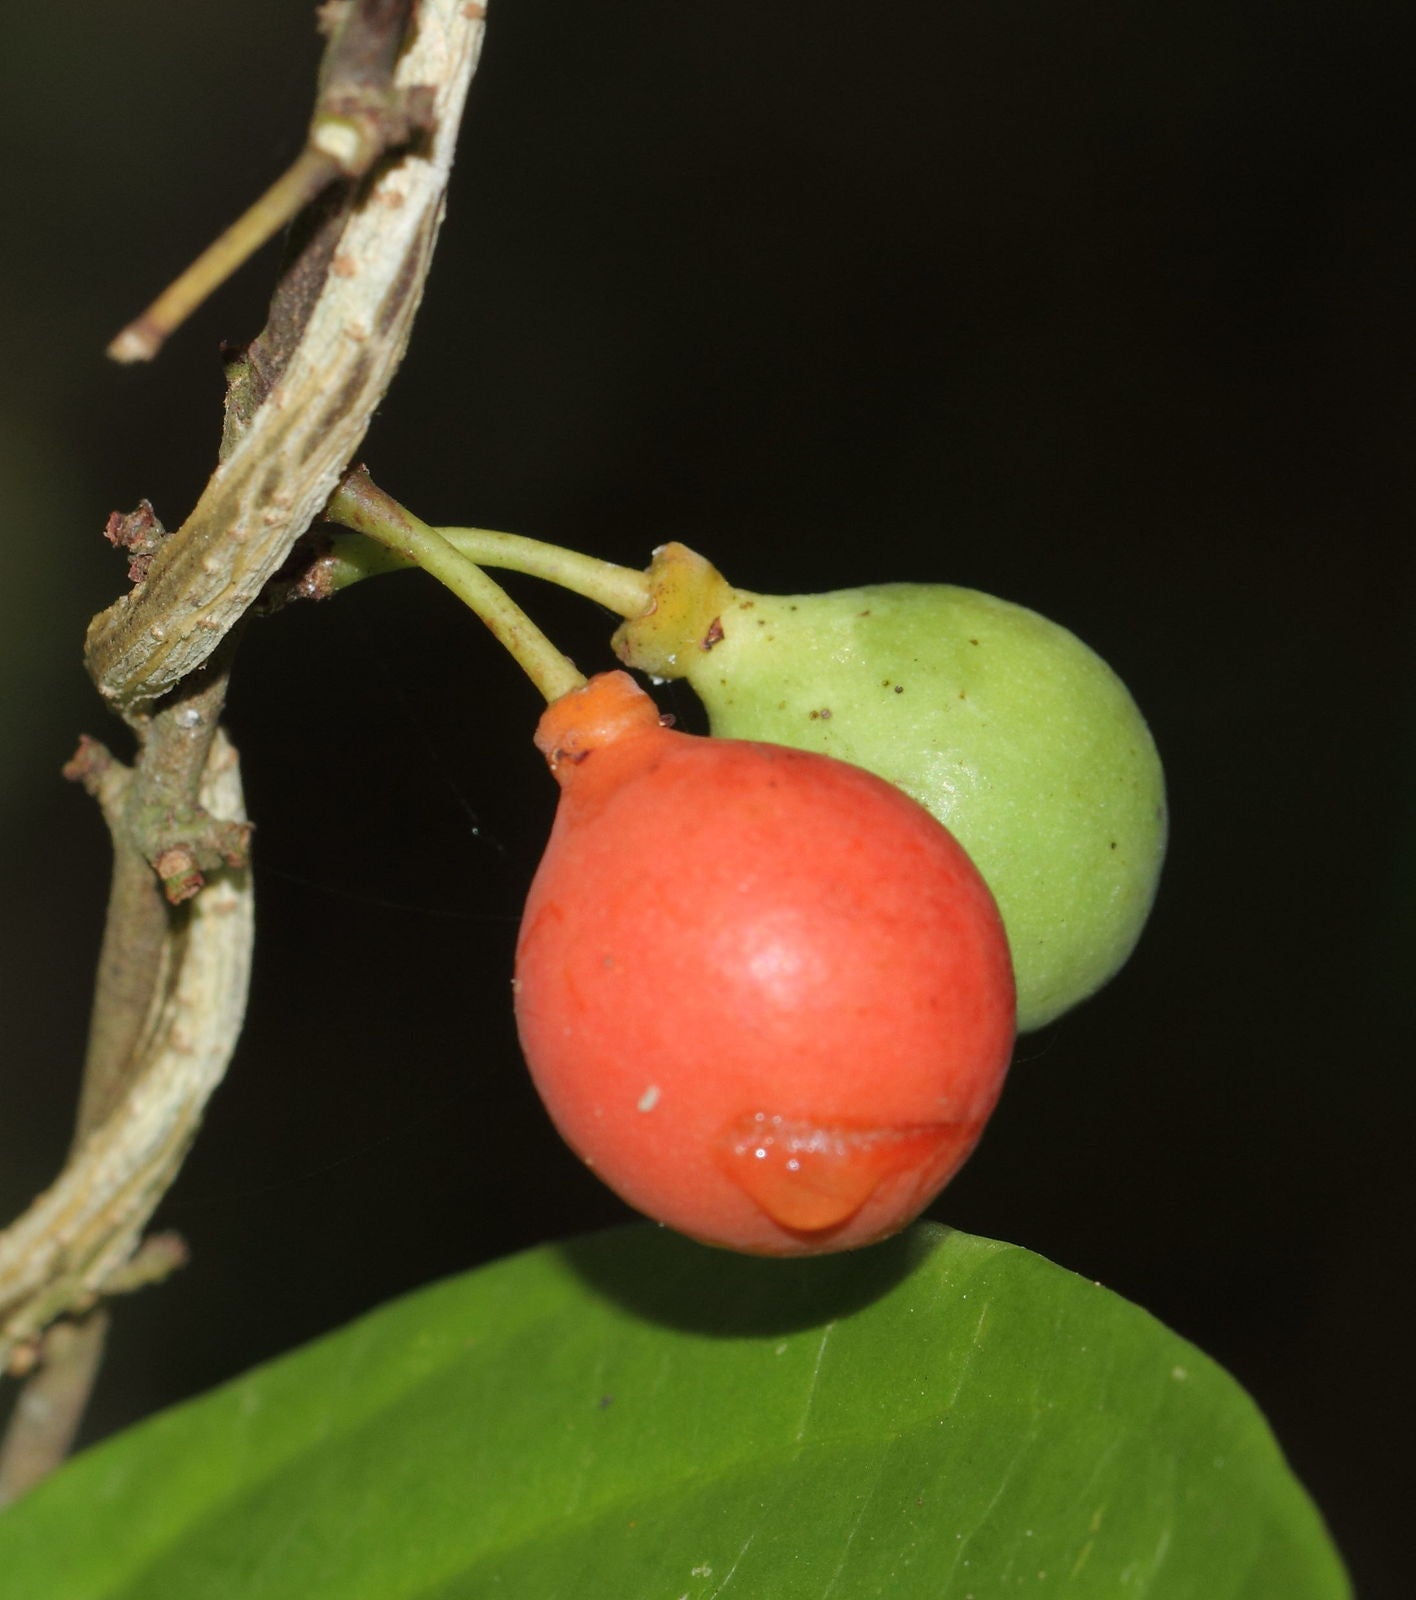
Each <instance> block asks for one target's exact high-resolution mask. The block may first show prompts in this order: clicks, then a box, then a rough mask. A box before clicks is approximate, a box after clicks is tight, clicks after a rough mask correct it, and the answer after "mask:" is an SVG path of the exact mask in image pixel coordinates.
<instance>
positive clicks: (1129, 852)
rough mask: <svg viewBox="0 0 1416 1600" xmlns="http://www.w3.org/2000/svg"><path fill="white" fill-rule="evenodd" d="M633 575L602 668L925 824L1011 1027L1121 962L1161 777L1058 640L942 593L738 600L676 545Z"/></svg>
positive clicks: (1155, 843)
mask: <svg viewBox="0 0 1416 1600" xmlns="http://www.w3.org/2000/svg"><path fill="white" fill-rule="evenodd" d="M649 576H650V584H651V589H652V591H653V594H654V603H653V606H652V608H651V610H650V611H649V613H648V614H647V615H646V616H643V617H639V618H635V619H633V620H631V621H629V622H627V623H625V624H624V626H623V627H621V628H620V630H619V631H618V633H617V634H616V636H615V648H616V651H617V653H618V654H619V656H620V658H621V660H623V661H624V662H625V663H626V664H627V665H630V666H633V667H637V668H639V669H641V670H643V671H645V672H649V673H651V674H654V675H656V676H659V677H684V678H687V679H688V681H689V683H690V684H692V686H693V688H694V690H695V691H696V692H697V693H698V695H699V697H700V698H701V699H702V701H703V703H704V705H705V706H706V708H707V711H708V715H709V720H710V724H711V727H712V731H713V732H714V733H715V734H717V735H720V736H722V737H726V738H737V739H758V740H765V741H768V742H772V743H776V744H785V745H791V746H795V747H797V748H799V749H805V750H819V751H824V752H825V753H827V754H829V755H833V756H836V757H837V758H838V759H840V760H844V761H849V762H853V763H854V764H856V765H857V766H861V767H865V768H867V769H868V770H870V771H872V772H875V773H877V774H879V775H880V776H881V777H884V778H887V779H888V780H889V781H890V782H892V783H894V784H896V785H898V786H899V787H900V788H901V789H903V790H904V791H905V792H906V793H907V794H909V795H912V796H913V797H914V798H915V799H916V800H918V801H920V802H921V803H922V804H923V805H924V806H926V807H927V808H928V809H929V810H930V811H932V812H933V813H934V815H935V816H936V817H938V819H939V820H940V821H941V822H943V823H944V824H945V825H946V826H947V827H948V828H949V829H950V830H951V831H952V832H953V833H954V835H955V836H956V837H957V838H958V840H959V841H960V843H961V844H963V846H964V848H965V849H966V850H967V851H968V852H969V854H970V856H971V857H972V858H973V860H974V863H975V865H976V866H977V867H978V869H979V871H980V872H981V873H982V875H983V877H984V880H985V881H986V882H987V883H988V885H989V887H990V888H991V889H992V891H993V894H994V897H995V898H996V900H997V902H998V906H999V909H1000V911H1001V913H1002V916H1003V921H1004V925H1005V927H1006V929H1007V931H1008V938H1009V943H1010V945H1011V948H1012V954H1013V965H1014V972H1015V976H1016V981H1017V991H1018V1027H1019V1029H1020V1030H1026V1029H1029V1028H1037V1027H1040V1026H1042V1025H1043V1024H1044V1023H1046V1022H1049V1021H1051V1020H1052V1019H1053V1018H1054V1017H1056V1016H1058V1015H1060V1014H1061V1013H1062V1012H1064V1011H1066V1010H1068V1009H1069V1008H1070V1007H1072V1006H1074V1005H1076V1004H1077V1003H1078V1001H1081V1000H1084V999H1085V998H1086V997H1087V996H1088V995H1090V994H1092V993H1094V992H1095V991H1096V990H1097V989H1099V988H1100V987H1101V985H1102V984H1104V983H1105V982H1106V981H1107V979H1108V978H1110V977H1111V976H1112V975H1113V974H1114V973H1115V972H1116V971H1117V969H1118V968H1119V967H1120V966H1121V965H1122V964H1123V962H1124V961H1125V960H1126V958H1127V956H1129V954H1130V953H1131V950H1132V948H1133V947H1134V945H1135V943H1136V940H1137V938H1138V937H1139V935H1140V932H1141V928H1142V927H1143V925H1144V923H1145V920H1146V917H1147V915H1148V913H1149V911H1150V907H1151V902H1152V899H1153V897H1154V894H1155V887H1156V881H1157V878H1158V876H1159V872H1160V865H1161V860H1162V857H1163V855H1164V851H1165V837H1166V811H1165V785H1164V776H1163V773H1162V770H1161V765H1160V760H1159V757H1158V756H1157V754H1156V749H1155V744H1154V741H1153V740H1152V739H1151V736H1150V731H1149V729H1148V728H1147V727H1146V723H1145V720H1144V718H1143V717H1142V716H1141V713H1140V711H1139V710H1138V709H1137V707H1136V704H1135V702H1134V701H1133V700H1132V698H1131V696H1130V694H1129V693H1128V692H1127V689H1126V686H1125V685H1124V684H1123V683H1122V682H1121V680H1120V679H1119V678H1118V677H1117V676H1116V674H1115V673H1114V672H1112V670H1111V669H1110V668H1109V667H1108V666H1107V665H1106V663H1105V662H1104V661H1102V660H1101V658H1100V657H1099V656H1098V655H1096V654H1095V652H1094V651H1092V650H1090V649H1088V647H1087V646H1086V645H1084V644H1083V643H1082V642H1081V641H1080V640H1079V639H1078V638H1076V636H1075V635H1073V634H1071V633H1069V632H1068V631H1067V630H1066V629H1065V628H1061V627H1059V626H1058V625H1057V624H1056V623H1053V622H1049V621H1048V620H1047V619H1046V618H1044V617H1041V616H1039V615H1038V614H1037V613H1036V612H1033V611H1029V610H1027V609H1026V608H1025V607H1022V606H1018V605H1013V604H1010V603H1009V602H1008V601H1005V600H998V599H994V598H993V597H992V596H990V595H985V594H980V593H977V592H976V591H974V590H970V589H959V588H953V587H949V586H947V585H941V584H908V583H897V584H881V585H876V586H872V587H868V588H860V589H844V590H838V591H836V592H834V593H830V594H818V595H786V596H773V595H759V594H752V593H749V592H747V591H745V590H736V589H733V588H732V587H731V586H730V585H729V584H728V583H727V581H726V580H725V579H724V578H723V577H722V576H721V574H719V573H718V572H717V571H716V570H715V569H714V568H713V567H712V566H711V565H710V564H709V563H708V562H706V561H704V560H703V558H702V557H701V556H697V555H695V554H694V553H693V552H692V551H690V550H687V549H685V548H684V547H683V546H682V545H666V546H665V547H664V548H663V549H662V550H660V551H658V552H656V555H655V559H654V564H653V566H652V567H651V568H650V575H649Z"/></svg>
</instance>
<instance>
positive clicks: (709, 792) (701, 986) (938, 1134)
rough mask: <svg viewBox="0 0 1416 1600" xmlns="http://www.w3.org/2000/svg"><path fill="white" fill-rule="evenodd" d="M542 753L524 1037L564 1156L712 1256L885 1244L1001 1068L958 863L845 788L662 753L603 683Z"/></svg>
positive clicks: (826, 771)
mask: <svg viewBox="0 0 1416 1600" xmlns="http://www.w3.org/2000/svg"><path fill="white" fill-rule="evenodd" d="M536 742H537V744H538V746H539V747H540V749H541V750H542V751H543V752H544V753H545V755H546V757H547V760H548V761H549V763H550V767H551V771H552V773H553V774H554V775H555V777H556V779H557V780H558V782H559V783H560V785H561V798H560V804H559V807H558V809H557V812H556V819H555V826H554V828H553V829H552V832H551V837H550V841H549V843H548V844H547V847H546V853H545V856H544V857H543V859H542V861H541V865H540V868H539V870H538V871H537V874H536V878H535V881H534V882H533V884H532V886H531V892H530V895H529V898H528V900H527V903H526V912H525V916H524V919H523V922H522V927H521V937H520V940H519V943H518V948H517V966H516V973H517V977H516V1015H517V1025H518V1028H519V1031H520V1035H521V1041H522V1046H523V1049H524V1051H525V1054H526V1060H527V1063H528V1064H529V1066H530V1069H531V1074H532V1077H533V1078H534V1080H535V1082H536V1086H537V1088H538V1089H539V1091H540V1093H541V1096H542V1098H543V1100H544V1101H545V1103H546V1106H547V1108H548V1110H549V1111H550V1114H551V1116H552V1118H553V1119H554V1121H555V1123H556V1126H557V1127H558V1128H559V1130H560V1132H561V1133H562V1135H563V1136H564V1137H565V1139H566V1141H567V1142H568V1143H569V1144H570V1145H571V1147H572V1148H573V1149H574V1150H575V1151H576V1152H577V1153H578V1154H579V1155H580V1156H581V1157H582V1159H584V1161H585V1162H586V1163H587V1165H589V1166H591V1167H592V1168H593V1169H594V1170H595V1171H596V1172H597V1173H598V1174H599V1175H600V1177H602V1178H603V1179H604V1180H605V1182H606V1183H608V1184H609V1185H610V1187H611V1188H613V1189H614V1190H616V1191H617V1192H618V1193H619V1194H620V1195H621V1196H622V1197H623V1198H624V1199H626V1200H627V1201H628V1202H629V1203H630V1204H631V1205H633V1206H636V1207H637V1208H638V1209H639V1210H641V1211H643V1212H645V1213H647V1214H648V1215H649V1216H651V1217H654V1218H656V1219H657V1220H659V1221H661V1222H664V1223H667V1224H669V1225H670V1226H671V1227H674V1228H677V1229H679V1230H680V1231H681V1232H683V1233H686V1234H690V1235H692V1236H693V1237H695V1238H698V1239H701V1240H703V1241H705V1242H707V1243H711V1244H717V1245H725V1246H728V1247H730V1248H733V1249H737V1250H745V1251H751V1252H753V1253H758V1254H764V1255H800V1254H809V1253H812V1252H817V1251H826V1250H844V1249H849V1248H853V1247H854V1246H857V1245H863V1244H869V1243H871V1242H872V1241H874V1240H876V1239H880V1238H884V1237H886V1236H887V1235H889V1234H891V1233H894V1232H895V1231H897V1230H898V1229H899V1228H901V1227H903V1226H905V1224H906V1223H908V1222H910V1221H911V1220H912V1219H913V1218H914V1217H915V1216H916V1215H917V1214H918V1213H919V1212H920V1210H921V1209H922V1208H923V1207H924V1206H925V1205H927V1204H928V1203H929V1201H930V1200H931V1199H932V1198H933V1197H934V1195H935V1194H937V1193H938V1191H939V1190H940V1189H941V1188H942V1187H943V1185H944V1184H945V1183H947V1182H948V1180H949V1179H950V1178H951V1177H952V1176H953V1174H954V1173H955V1172H956V1171H957V1170H958V1168H959V1167H960V1165H961V1164H962V1163H963V1161H964V1160H965V1158H966V1157H967V1156H968V1154H969V1152H970V1151H971V1150H972V1149H973V1147H974V1145H975V1143H976V1142H977V1140H978V1138H979V1135H980V1133H981V1132H982V1129H983V1125H984V1123H985V1121H986V1120H987V1118H988V1115H989V1113H990V1112H991V1111H992V1109H993V1106H994V1103H995V1101H996V1100H997V1098H998V1093H999V1090H1000V1088H1001V1087H1002V1082H1003V1077H1004V1073H1005V1072H1006V1070H1007V1065H1008V1058H1009V1054H1010V1052H1011V1049H1012V1042H1013V1017H1014V994H1013V978H1012V969H1011V965H1010V962H1009V956H1008V947H1007V942H1006V939H1005V936H1004V933H1003V928H1002V924H1001V922H1000V920H999V917H998V912H997V909H996V907H995V906H994V903H993V899H992V896H991V895H990V894H989V892H988V889H987V888H986V887H985V885H984V883H983V880H982V879H981V878H980V877H979V875H978V873H977V872H976V871H975V869H974V867H973V865H972V863H971V862H970V861H969V859H968V856H967V855H966V854H965V853H964V851H963V849H962V848H961V847H960V846H959V844H958V843H957V842H956V841H955V839H954V838H953V836H952V835H951V834H950V833H949V832H948V830H947V829H945V828H944V827H943V826H942V825H941V824H940V823H938V822H936V821H935V819H934V818H933V817H932V816H930V814H929V813H928V812H927V811H925V810H924V809H923V807H921V806H919V805H917V804H916V803H915V802H914V801H913V800H911V799H909V798H908V797H907V796H906V795H904V794H903V793H902V792H901V791H900V790H898V789H896V788H894V787H893V786H892V785H890V784H888V783H885V782H884V781H882V780H881V779H879V778H876V777H874V776H872V775H871V774H870V773H867V772H865V771H863V770H861V769H860V768H858V767H853V766H848V765H847V764H846V763H844V762H841V761H837V760H834V759H833V758H831V757H829V756H821V755H816V754H812V753H809V752H806V751H800V750H788V749H785V748H783V747H781V746H778V745H769V744H755V743H750V742H747V741H742V740H732V739H709V738H700V737H697V736H695V735H691V734H684V733H676V732H673V731H672V730H671V729H669V728H667V727H665V726H663V725H662V724H661V722H660V720H659V714H658V710H657V708H656V706H655V705H654V702H653V701H652V700H651V699H650V698H649V696H648V695H646V694H645V693H644V692H643V691H642V690H641V689H640V688H639V687H638V686H637V685H636V684H635V683H634V681H633V679H631V678H630V677H629V676H628V675H627V674H626V673H623V672H612V673H605V674H603V675H602V676H600V677H597V678H594V679H592V680H591V681H590V683H588V684H587V685H586V686H585V687H584V688H583V689H579V690H576V691H574V692H573V693H571V694H568V695H565V696H564V697H562V698H561V699H560V700H557V701H556V702H554V703H553V704H552V705H551V706H550V707H549V708H548V709H547V711H546V713H545V715H544V717H543V718H542V720H541V724H540V727H539V729H538V731H537V736H536Z"/></svg>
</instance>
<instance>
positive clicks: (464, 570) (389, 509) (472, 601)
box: [326, 467, 585, 702]
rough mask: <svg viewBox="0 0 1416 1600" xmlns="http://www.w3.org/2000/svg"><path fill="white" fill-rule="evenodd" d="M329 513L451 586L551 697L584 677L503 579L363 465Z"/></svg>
mask: <svg viewBox="0 0 1416 1600" xmlns="http://www.w3.org/2000/svg"><path fill="white" fill-rule="evenodd" d="M326 515H327V516H329V517H330V518H331V520H333V521H335V522H339V523H341V524H342V525H343V526H345V527H348V528H352V529H354V530H355V531H356V532H358V533H362V534H365V535H367V536H368V537H369V538H370V539H373V540H376V541H377V542H378V543H379V544H380V545H383V546H385V547H386V548H387V549H388V550H389V551H390V552H392V553H393V554H394V555H396V556H397V557H399V558H400V564H404V565H411V566H417V567H421V568H422V569H423V571H424V572H426V573H428V574H429V575H430V576H432V577H434V578H436V579H437V580H438V582H439V583H441V584H443V585H444V586H445V587H446V588H448V589H450V590H451V591H452V592H453V594H455V595H456V596H457V598H458V599H459V600H461V601H462V603H463V604H464V605H465V606H467V607H468V609H469V610H471V611H473V612H475V613H476V615H477V616H478V617H479V618H480V619H481V620H482V621H483V622H484V623H485V624H486V625H487V627H488V628H489V629H490V630H491V633H492V636H493V637H494V638H495V639H496V640H497V642H498V643H499V644H501V645H502V646H503V647H504V648H505V649H506V650H507V652H508V653H509V654H510V655H511V656H512V657H513V658H514V660H515V661H516V663H517V665H518V666H520V667H521V669H522V671H523V672H525V674H526V676H527V677H528V678H530V680H531V681H532V683H534V684H535V685H536V687H537V689H539V690H540V691H541V693H542V695H543V696H544V697H545V699H546V700H547V702H550V701H552V700H558V699H559V698H560V697H561V695H563V694H568V693H569V692H570V691H571V690H572V689H577V688H579V687H580V686H581V684H583V683H584V682H585V676H584V674H583V673H582V672H581V671H580V670H579V669H578V668H577V667H576V665H575V663H574V662H573V661H571V660H570V659H569V658H568V657H566V656H564V655H562V654H561V652H560V651H559V650H557V649H556V647H555V645H554V644H552V643H551V641H550V640H549V639H548V638H547V637H546V635H545V634H544V633H542V631H541V630H540V629H539V628H538V627H537V626H536V624H535V623H534V622H532V620H531V619H530V617H528V616H527V615H526V613H525V612H524V611H523V610H522V609H521V607H520V606H519V605H517V604H516V602H515V601H514V600H513V599H512V598H511V596H510V595H509V594H507V592H506V591H505V590H504V589H503V588H502V587H501V585H500V584H498V583H495V582H493V580H492V579H491V578H489V577H488V576H487V575H486V573H485V572H483V571H482V569H481V568H480V567H479V566H478V565H477V564H476V562H474V561H471V560H469V559H468V557H467V556H465V555H463V554H462V553H461V552H460V551H458V550H456V549H454V548H453V546H452V545H451V544H450V543H449V542H448V541H447V540H446V539H444V538H443V537H442V535H441V534H440V533H439V532H438V531H437V530H436V529H435V528H430V527H429V526H428V524H427V523H426V522H422V521H420V520H419V518H417V517H415V516H414V515H413V513H412V512H411V511H408V510H406V509H405V508H404V507H403V506H401V505H399V503H398V502H397V501H396V500H395V499H393V497H392V496H391V495H388V494H385V492H384V491H383V490H382V489H380V488H379V487H378V485H377V484H375V483H374V481H373V479H372V478H371V477H370V476H369V474H368V472H367V471H366V470H365V469H364V468H363V467H356V468H355V469H354V470H353V471H351V472H350V473H348V474H347V475H346V476H345V478H344V481H343V482H342V483H341V484H340V486H339V488H338V489H337V490H336V491H335V493H334V495H333V497H332V498H331V500H330V502H329V506H328V508H327V511H326Z"/></svg>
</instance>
